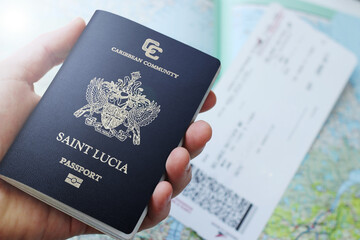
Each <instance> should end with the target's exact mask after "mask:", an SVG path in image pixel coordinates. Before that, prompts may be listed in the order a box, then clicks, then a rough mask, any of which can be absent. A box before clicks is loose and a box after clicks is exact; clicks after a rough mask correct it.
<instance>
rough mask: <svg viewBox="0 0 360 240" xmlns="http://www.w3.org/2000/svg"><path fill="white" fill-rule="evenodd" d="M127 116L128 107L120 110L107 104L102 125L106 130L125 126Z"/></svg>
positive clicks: (102, 114)
mask: <svg viewBox="0 0 360 240" xmlns="http://www.w3.org/2000/svg"><path fill="white" fill-rule="evenodd" d="M127 115H128V111H126V106H125V107H122V108H120V107H118V106H116V105H115V104H111V103H106V104H105V105H104V108H103V111H102V112H101V123H102V125H103V127H104V128H105V129H114V128H117V127H118V126H120V125H121V124H123V122H124V121H125V119H126V118H127Z"/></svg>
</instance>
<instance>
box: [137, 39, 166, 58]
mask: <svg viewBox="0 0 360 240" xmlns="http://www.w3.org/2000/svg"><path fill="white" fill-rule="evenodd" d="M142 50H144V51H145V56H147V57H148V58H151V59H154V60H158V59H159V56H154V54H155V53H156V52H159V53H162V52H163V50H162V48H160V43H159V42H157V41H155V40H152V39H150V38H148V39H146V41H145V42H144V44H143V46H142Z"/></svg>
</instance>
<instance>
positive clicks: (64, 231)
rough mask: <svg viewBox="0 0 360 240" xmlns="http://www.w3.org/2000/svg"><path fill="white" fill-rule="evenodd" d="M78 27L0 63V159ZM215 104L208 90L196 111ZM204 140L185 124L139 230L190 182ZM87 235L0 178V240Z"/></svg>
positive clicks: (205, 130)
mask: <svg viewBox="0 0 360 240" xmlns="http://www.w3.org/2000/svg"><path fill="white" fill-rule="evenodd" d="M84 28H85V23H84V21H83V20H82V19H75V20H74V21H72V22H71V23H69V24H68V25H66V26H65V27H63V28H60V29H58V30H56V31H54V32H50V33H47V34H44V35H42V36H40V37H39V38H37V39H36V40H35V41H33V42H31V43H30V44H29V45H27V46H25V47H24V48H23V49H20V50H19V51H18V52H16V53H15V54H13V55H12V56H10V57H8V58H6V59H4V60H3V61H1V62H0V119H1V123H0V161H1V159H3V157H4V155H5V153H6V151H7V150H8V148H9V146H10V145H11V143H12V142H13V141H14V139H15V137H16V135H17V133H18V132H19V130H20V129H21V127H22V125H23V124H24V122H25V121H26V119H27V117H28V116H29V114H30V113H31V111H32V110H33V109H34V107H35V106H36V105H37V103H38V102H39V100H40V96H38V95H37V94H35V92H34V83H35V82H36V81H38V80H39V79H40V78H41V77H42V76H43V75H44V74H45V73H46V72H48V71H49V70H50V69H51V68H52V67H53V66H55V65H58V64H60V63H62V62H63V61H64V59H65V58H66V56H67V55H68V53H69V51H70V50H71V48H72V46H73V45H74V44H75V42H76V40H77V39H78V37H79V36H80V34H81V32H82V31H83V29H84ZM215 102H216V97H215V94H214V93H213V92H210V94H209V95H208V97H207V99H206V101H205V103H204V105H203V107H202V111H207V110H209V109H210V108H212V107H213V106H214V105H215ZM210 138H211V127H210V126H209V124H207V123H206V122H204V121H198V122H195V123H192V124H191V125H190V126H189V128H188V130H187V132H186V134H185V136H184V145H183V146H182V147H178V148H175V149H174V150H173V151H172V152H171V153H170V155H169V157H168V159H167V162H166V176H167V177H166V179H165V180H164V181H161V182H160V183H159V184H158V185H157V186H156V188H155V191H154V193H153V195H152V197H151V200H150V203H149V206H148V213H147V216H146V218H145V220H144V221H143V223H142V225H141V227H140V230H143V229H146V228H149V227H152V226H154V225H156V224H157V223H159V222H160V221H162V220H163V219H164V218H166V216H168V214H169V211H170V205H171V198H172V197H175V196H176V195H177V194H179V193H180V192H181V191H182V190H183V189H184V188H185V186H186V185H187V184H188V183H189V182H190V180H191V166H190V160H191V159H192V158H194V157H195V156H197V155H198V154H199V153H200V152H201V151H202V149H203V148H204V146H205V145H206V143H207V142H208V141H209V140H210ZM89 233H98V231H97V230H95V229H93V228H91V227H89V226H87V225H85V224H84V223H82V222H80V221H78V220H76V219H74V218H72V217H70V216H68V215H66V214H64V213H62V212H60V211H58V210H56V209H54V208H52V207H50V206H48V205H46V204H45V203H42V202H40V201H39V200H37V199H35V198H33V197H31V196H30V195H27V194H26V193H23V192H22V191H20V190H18V189H16V188H14V187H12V186H10V185H9V184H7V183H6V182H4V181H2V180H0V239H11V240H17V239H32V240H33V239H51V240H53V239H66V238H69V237H72V236H75V235H80V234H89Z"/></svg>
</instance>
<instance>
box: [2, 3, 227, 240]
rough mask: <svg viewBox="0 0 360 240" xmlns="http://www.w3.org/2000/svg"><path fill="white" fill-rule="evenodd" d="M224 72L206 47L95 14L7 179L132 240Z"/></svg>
mask: <svg viewBox="0 0 360 240" xmlns="http://www.w3.org/2000/svg"><path fill="white" fill-rule="evenodd" d="M219 69H220V62H219V60H217V59H216V58H214V57H211V56H209V55H207V54H205V53H203V52H200V51H198V50H196V49H194V48H192V47H190V46H187V45H185V44H183V43H181V42H178V41H176V40H174V39H171V38H169V37H167V36H165V35H163V34H161V33H158V32H156V31H154V30H151V29H149V28H147V27H144V26H142V25H140V24H137V23H135V22H133V21H130V20H128V19H125V18H123V17H120V16H117V15H115V14H112V13H109V12H105V11H100V10H98V11H96V12H95V14H94V15H93V17H92V18H91V20H90V21H89V23H88V25H87V27H86V28H85V30H84V32H83V33H82V35H81V36H80V38H79V40H78V41H77V43H76V44H75V46H74V47H73V49H72V50H71V52H70V54H69V56H68V57H67V59H66V61H65V62H64V63H63V65H62V67H61V69H60V70H59V72H58V73H57V75H56V76H55V78H54V80H53V81H52V83H51V85H50V86H49V88H48V90H47V91H46V93H45V94H44V96H43V97H42V99H41V101H40V102H39V104H38V105H37V107H36V108H35V109H34V111H33V112H32V113H31V115H30V117H29V118H28V120H27V121H26V123H25V124H24V126H23V128H22V130H21V131H20V133H19V134H18V136H17V138H16V139H15V141H14V143H13V144H12V146H11V147H10V149H9V150H8V152H7V154H6V156H5V157H4V159H3V160H2V161H1V163H0V177H1V178H2V179H4V180H5V181H7V182H8V183H10V184H12V185H14V186H16V187H17V188H19V189H21V190H23V191H25V192H27V193H28V194H30V195H32V196H34V197H36V198H38V199H40V200H41V201H44V202H46V203H47V204H49V205H51V206H53V207H55V208H57V209H59V210H61V211H63V212H65V213H67V214H69V215H71V216H72V217H74V218H77V219H79V220H80V221H83V222H84V223H86V224H88V225H90V226H92V227H94V228H96V229H98V230H100V231H102V232H104V233H106V234H108V235H110V236H112V237H115V238H119V239H131V238H132V237H133V236H134V234H135V233H136V232H137V230H138V228H139V226H140V225H141V222H142V220H143V219H144V217H145V215H146V206H147V204H148V202H149V200H150V197H151V195H152V193H153V191H154V189H155V186H156V185H157V183H158V182H159V181H160V180H161V179H162V178H163V177H164V175H165V162H166V159H167V157H168V155H169V154H170V152H171V151H172V150H173V149H174V148H176V147H177V146H179V145H181V144H182V139H183V136H184V134H185V131H186V129H187V128H188V126H189V125H190V124H191V122H192V121H194V119H195V117H196V115H197V114H198V112H199V110H200V108H201V106H202V104H203V103H204V101H205V99H206V96H207V95H208V93H209V91H210V89H211V86H212V84H213V83H214V80H215V79H216V76H217V74H218V72H219Z"/></svg>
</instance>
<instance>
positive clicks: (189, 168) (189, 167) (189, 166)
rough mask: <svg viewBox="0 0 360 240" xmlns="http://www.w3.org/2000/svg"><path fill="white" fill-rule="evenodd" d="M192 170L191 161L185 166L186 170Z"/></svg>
mask: <svg viewBox="0 0 360 240" xmlns="http://www.w3.org/2000/svg"><path fill="white" fill-rule="evenodd" d="M190 170H191V163H190V162H189V163H188V164H187V166H186V168H185V172H189V171H190Z"/></svg>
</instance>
